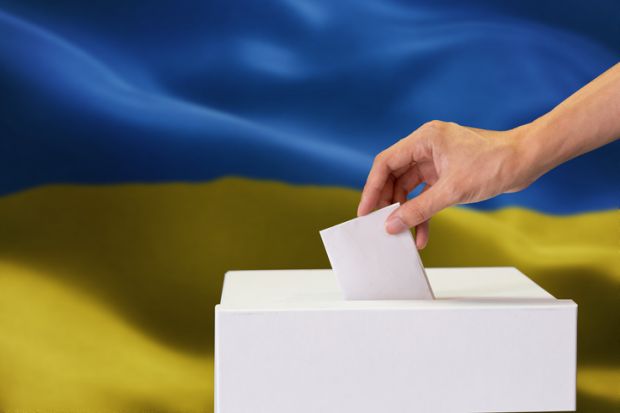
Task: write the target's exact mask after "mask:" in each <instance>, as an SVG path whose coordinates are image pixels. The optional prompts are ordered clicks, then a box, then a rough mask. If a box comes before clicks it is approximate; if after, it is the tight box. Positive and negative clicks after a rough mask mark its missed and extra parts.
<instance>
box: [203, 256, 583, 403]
mask: <svg viewBox="0 0 620 413" xmlns="http://www.w3.org/2000/svg"><path fill="white" fill-rule="evenodd" d="M427 276H428V280H429V283H430V285H431V287H432V290H433V293H434V296H435V299H434V300H376V301H370V300H369V301H359V300H358V301H345V300H343V299H342V296H341V291H340V289H339V287H338V284H337V281H336V277H335V275H334V273H333V272H332V271H331V270H290V271H289V270H284V271H282V270H280V271H231V272H228V273H227V274H226V277H225V281H224V287H223V291H222V298H221V303H220V304H219V305H217V306H216V307H215V320H216V321H215V323H216V324H215V411H216V412H218V413H261V412H264V413H319V412H320V413H328V412H333V413H348V412H350V413H377V412H387V413H397V412H402V413H405V412H407V413H410V412H423V413H433V412H527V411H571V410H574V409H575V373H576V371H575V369H576V333H577V305H576V304H575V303H574V302H573V301H571V300H565V299H556V298H554V297H553V296H552V295H550V294H549V293H547V292H546V291H545V290H543V289H542V288H541V287H539V286H538V285H536V284H535V283H534V282H533V281H532V280H530V279H529V278H528V277H526V276H525V275H524V274H522V273H521V272H519V271H518V270H517V269H515V268H430V269H427Z"/></svg>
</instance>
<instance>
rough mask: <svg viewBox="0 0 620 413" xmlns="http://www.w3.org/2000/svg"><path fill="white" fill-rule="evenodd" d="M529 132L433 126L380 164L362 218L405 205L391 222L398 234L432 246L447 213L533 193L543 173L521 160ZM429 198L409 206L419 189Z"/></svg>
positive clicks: (413, 136)
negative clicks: (432, 227)
mask: <svg viewBox="0 0 620 413" xmlns="http://www.w3.org/2000/svg"><path fill="white" fill-rule="evenodd" d="M526 128H527V126H523V127H521V128H517V129H513V130H510V131H506V132H499V131H488V130H481V129H474V128H468V127H463V126H460V125H457V124H455V123H446V122H440V121H432V122H429V123H426V124H425V125H423V126H422V127H420V128H419V129H417V130H416V131H415V132H413V133H412V134H410V135H409V136H407V137H406V138H403V139H401V140H400V141H399V142H397V143H396V144H394V145H393V146H391V147H390V148H388V149H386V150H385V151H383V152H381V153H380V154H379V155H377V157H376V158H375V161H374V163H373V166H372V169H371V171H370V173H369V174H368V179H367V181H366V185H365V186H364V190H363V192H362V198H361V200H360V203H359V207H358V211H357V213H358V216H361V215H366V214H368V213H370V212H372V211H373V210H374V209H377V208H382V207H385V206H387V205H390V204H392V203H394V202H400V203H401V204H402V205H401V206H400V207H399V208H398V209H397V210H395V211H394V212H393V213H392V214H391V215H390V216H389V217H388V219H387V221H386V224H385V226H386V230H387V232H389V233H392V234H395V233H399V232H401V231H404V230H406V229H408V228H413V227H416V245H417V247H418V249H422V248H424V247H425V246H426V244H427V242H428V236H429V220H430V218H431V217H432V216H433V215H434V214H436V213H437V212H439V211H441V210H442V209H444V208H446V207H448V206H451V205H455V204H465V203H470V202H477V201H482V200H485V199H488V198H491V197H493V196H495V195H498V194H501V193H504V192H514V191H517V190H520V189H523V188H525V187H527V186H528V185H529V184H530V183H531V182H533V181H534V180H535V179H536V178H538V176H539V175H540V173H539V172H538V171H536V170H535V168H531V167H529V165H528V164H527V157H526V156H523V157H520V156H519V147H518V145H517V143H518V138H519V135H520V134H522V133H523V132H524V131H525V129H526ZM420 184H426V186H425V188H424V190H423V192H422V193H421V194H420V195H418V196H416V197H415V198H413V199H411V200H409V201H407V195H408V194H409V193H410V192H411V191H413V190H414V189H415V188H416V187H417V186H418V185H420Z"/></svg>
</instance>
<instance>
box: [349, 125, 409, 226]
mask: <svg viewBox="0 0 620 413" xmlns="http://www.w3.org/2000/svg"><path fill="white" fill-rule="evenodd" d="M416 132H417V131H416ZM416 132H413V133H412V134H411V135H409V136H408V137H406V138H403V139H401V140H400V141H398V142H397V143H395V144H394V145H392V146H390V147H389V148H388V149H386V150H384V151H383V152H381V153H380V154H379V155H377V156H376V157H375V160H374V162H373V164H372V168H371V169H370V172H369V173H368V178H367V179H366V185H364V189H363V190H362V198H361V200H360V203H359V206H358V208H357V215H358V216H362V215H366V214H368V213H370V212H371V211H372V210H373V209H375V207H376V206H377V204H378V202H379V198H380V197H381V193H382V191H383V187H384V186H385V185H386V183H387V181H388V178H389V176H390V174H391V173H393V172H394V171H396V170H398V169H402V168H404V167H407V166H412V165H413V164H415V159H416V157H415V153H416V147H417V146H418V145H419V143H420V139H418V136H416V135H418V134H416Z"/></svg>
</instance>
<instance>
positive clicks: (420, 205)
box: [385, 183, 451, 234]
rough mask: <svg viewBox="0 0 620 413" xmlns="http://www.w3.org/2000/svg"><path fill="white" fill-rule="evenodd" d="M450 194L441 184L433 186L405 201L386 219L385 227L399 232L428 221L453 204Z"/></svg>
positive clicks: (389, 231) (389, 230)
mask: <svg viewBox="0 0 620 413" xmlns="http://www.w3.org/2000/svg"><path fill="white" fill-rule="evenodd" d="M449 196H450V194H449V192H447V191H445V190H444V188H443V187H442V185H441V184H439V183H438V184H436V185H434V186H432V187H431V188H430V189H428V190H427V191H424V192H422V193H421V194H420V195H418V196H417V197H415V198H413V199H411V200H409V201H407V202H405V203H404V204H403V205H401V206H400V208H398V209H397V210H396V211H394V212H392V213H391V214H390V216H389V217H388V219H387V220H386V221H385V229H386V231H387V232H388V233H390V234H397V233H399V232H402V231H405V230H406V229H409V228H413V227H415V226H417V225H420V224H422V223H423V222H425V221H428V220H429V219H430V218H431V217H432V216H433V215H435V214H436V213H437V212H439V211H441V210H442V209H444V208H446V207H448V206H450V205H451V203H450V197H449Z"/></svg>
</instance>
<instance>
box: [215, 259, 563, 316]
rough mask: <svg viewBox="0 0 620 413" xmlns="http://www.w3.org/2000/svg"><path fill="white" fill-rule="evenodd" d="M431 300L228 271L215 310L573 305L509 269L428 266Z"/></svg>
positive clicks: (311, 273) (317, 276) (309, 275)
mask: <svg viewBox="0 0 620 413" xmlns="http://www.w3.org/2000/svg"><path fill="white" fill-rule="evenodd" d="M426 271H427V275H428V278H429V282H430V284H431V287H432V289H433V293H434V295H435V300H376V301H370V300H368V301H362V300H360V301H345V300H344V299H343V298H342V294H341V291H340V288H339V286H338V281H337V278H336V276H335V274H334V273H333V271H332V270H316V269H313V270H255V271H229V272H227V273H226V276H225V279H224V287H223V289H222V297H221V301H220V305H219V307H220V308H221V309H230V310H272V309H273V310H285V309H290V310H299V309H409V308H432V309H440V308H454V307H470V308H489V307H497V306H558V305H560V306H564V305H571V306H574V305H575V303H574V302H573V301H571V300H558V299H556V298H554V297H553V296H552V295H551V294H549V293H548V292H547V291H545V290H544V289H542V288H541V287H540V286H538V285H537V284H536V283H535V282H534V281H532V280H531V279H530V278H528V277H527V276H526V275H525V274H523V273H522V272H520V271H519V270H518V269H516V268H513V267H467V268H427V270H426Z"/></svg>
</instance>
